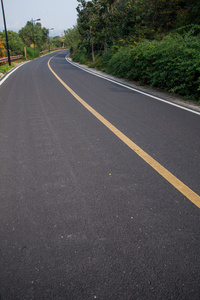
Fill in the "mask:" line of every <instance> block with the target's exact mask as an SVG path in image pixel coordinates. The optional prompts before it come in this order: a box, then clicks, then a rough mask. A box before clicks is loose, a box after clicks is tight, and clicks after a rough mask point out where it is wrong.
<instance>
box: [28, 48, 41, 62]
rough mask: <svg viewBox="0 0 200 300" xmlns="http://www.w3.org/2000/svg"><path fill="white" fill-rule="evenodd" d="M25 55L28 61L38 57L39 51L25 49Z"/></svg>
mask: <svg viewBox="0 0 200 300" xmlns="http://www.w3.org/2000/svg"><path fill="white" fill-rule="evenodd" d="M26 55H27V58H28V59H30V60H31V59H34V58H37V57H39V56H40V51H39V50H38V49H35V50H34V49H33V48H31V47H27V48H26Z"/></svg>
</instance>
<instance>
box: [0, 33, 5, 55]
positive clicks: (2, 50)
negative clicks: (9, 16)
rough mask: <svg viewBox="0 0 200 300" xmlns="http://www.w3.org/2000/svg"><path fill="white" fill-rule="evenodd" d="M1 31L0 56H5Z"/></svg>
mask: <svg viewBox="0 0 200 300" xmlns="http://www.w3.org/2000/svg"><path fill="white" fill-rule="evenodd" d="M2 35H3V34H2V32H0V57H5V56H6V49H5V47H4V40H3V38H2Z"/></svg>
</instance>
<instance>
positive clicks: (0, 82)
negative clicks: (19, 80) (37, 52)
mask: <svg viewBox="0 0 200 300" xmlns="http://www.w3.org/2000/svg"><path fill="white" fill-rule="evenodd" d="M29 62H30V61H26V62H24V63H22V64H20V65H19V66H17V67H15V68H14V69H13V70H11V71H10V72H9V73H8V74H6V75H5V76H4V77H3V79H1V80H0V86H1V85H2V84H3V83H4V81H6V79H8V77H9V76H10V75H11V74H12V73H14V72H15V71H16V70H17V69H19V68H20V67H21V66H23V65H25V64H27V63H29Z"/></svg>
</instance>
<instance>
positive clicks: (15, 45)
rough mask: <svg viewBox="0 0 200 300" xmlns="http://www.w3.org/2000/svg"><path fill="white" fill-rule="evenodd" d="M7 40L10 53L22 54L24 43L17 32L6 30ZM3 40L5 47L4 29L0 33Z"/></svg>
mask: <svg viewBox="0 0 200 300" xmlns="http://www.w3.org/2000/svg"><path fill="white" fill-rule="evenodd" d="M7 35H8V41H9V49H10V55H12V56H13V55H20V54H23V50H24V46H25V45H24V43H23V41H22V39H21V38H20V37H19V35H18V33H16V32H14V31H11V30H8V31H7ZM2 36H3V40H4V47H6V37H5V31H4V32H3V34H2Z"/></svg>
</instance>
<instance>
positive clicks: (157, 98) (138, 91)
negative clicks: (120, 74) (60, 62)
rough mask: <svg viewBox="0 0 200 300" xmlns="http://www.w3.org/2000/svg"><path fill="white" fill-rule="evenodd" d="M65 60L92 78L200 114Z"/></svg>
mask: <svg viewBox="0 0 200 300" xmlns="http://www.w3.org/2000/svg"><path fill="white" fill-rule="evenodd" d="M65 59H66V60H67V61H68V62H69V63H70V64H72V65H73V66H75V67H77V68H79V69H81V70H83V71H85V72H88V73H90V74H92V75H94V76H97V77H100V78H102V79H105V80H108V81H110V82H113V83H115V84H118V85H120V86H122V87H125V88H127V89H129V90H132V91H134V92H137V93H140V94H142V95H145V96H148V97H151V98H153V99H156V100H159V101H162V102H164V103H167V104H169V105H172V106H175V107H178V108H181V109H183V110H186V111H189V112H191V113H193V114H197V115H199V116H200V112H198V111H195V110H192V109H189V108H187V107H184V106H181V105H178V104H175V103H173V102H170V101H167V100H164V99H162V98H159V97H156V96H153V95H151V94H148V93H145V92H142V91H140V90H137V89H135V88H132V87H130V86H127V85H125V84H123V83H120V82H117V81H114V80H112V79H110V78H108V77H105V76H103V75H99V74H96V73H94V72H92V71H89V70H87V69H85V68H83V67H81V66H79V65H77V64H76V63H73V62H72V61H71V60H69V59H68V57H67V56H66V57H65Z"/></svg>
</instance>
